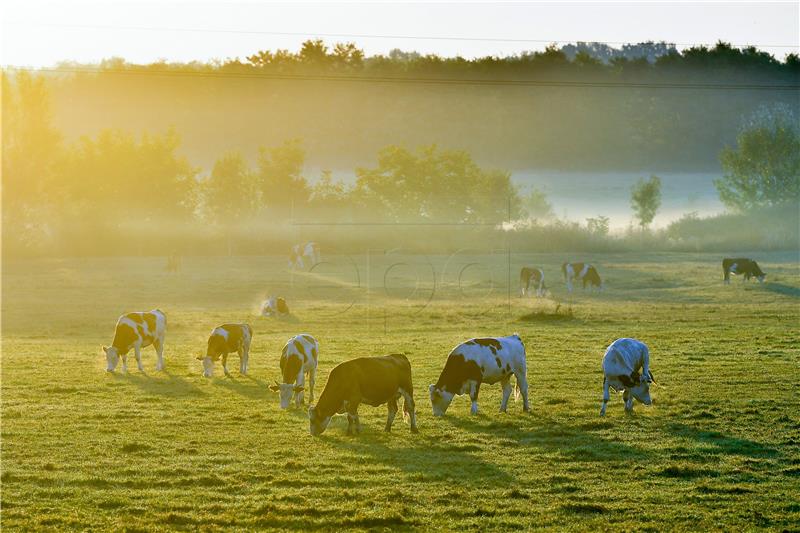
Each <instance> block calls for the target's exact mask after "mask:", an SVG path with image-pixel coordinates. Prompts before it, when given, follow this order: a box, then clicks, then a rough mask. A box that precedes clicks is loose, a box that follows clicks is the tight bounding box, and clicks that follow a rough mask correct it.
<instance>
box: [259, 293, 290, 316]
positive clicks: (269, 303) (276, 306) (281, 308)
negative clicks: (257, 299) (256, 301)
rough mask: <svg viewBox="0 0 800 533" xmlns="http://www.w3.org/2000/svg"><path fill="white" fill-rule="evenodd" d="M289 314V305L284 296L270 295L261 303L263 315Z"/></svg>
mask: <svg viewBox="0 0 800 533" xmlns="http://www.w3.org/2000/svg"><path fill="white" fill-rule="evenodd" d="M288 314H289V306H288V305H287V304H286V300H284V299H283V297H281V296H278V297H277V298H276V297H275V296H270V297H269V298H267V299H266V300H265V301H264V303H263V304H261V316H265V317H269V316H286V315H288Z"/></svg>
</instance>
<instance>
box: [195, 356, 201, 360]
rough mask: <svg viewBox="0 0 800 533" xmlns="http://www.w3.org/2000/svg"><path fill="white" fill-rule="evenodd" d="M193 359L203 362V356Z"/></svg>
mask: <svg viewBox="0 0 800 533" xmlns="http://www.w3.org/2000/svg"><path fill="white" fill-rule="evenodd" d="M195 359H197V360H198V361H202V360H203V356H202V355H198V356H197V357H195Z"/></svg>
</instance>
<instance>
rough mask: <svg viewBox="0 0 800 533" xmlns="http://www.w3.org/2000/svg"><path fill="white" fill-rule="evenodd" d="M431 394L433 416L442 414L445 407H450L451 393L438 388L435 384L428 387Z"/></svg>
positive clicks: (445, 410) (445, 409)
mask: <svg viewBox="0 0 800 533" xmlns="http://www.w3.org/2000/svg"><path fill="white" fill-rule="evenodd" d="M428 391H429V392H430V394H431V407H432V408H433V416H444V414H445V412H447V408H448V407H450V402H452V401H453V393H452V392H447V391H446V390H444V389H440V388H439V387H437V386H436V385H431V386H430V387H428Z"/></svg>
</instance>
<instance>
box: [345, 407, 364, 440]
mask: <svg viewBox="0 0 800 533" xmlns="http://www.w3.org/2000/svg"><path fill="white" fill-rule="evenodd" d="M358 433H361V422H360V421H359V420H358V405H355V406H354V405H353V404H349V405H348V406H347V434H348V435H356V434H358Z"/></svg>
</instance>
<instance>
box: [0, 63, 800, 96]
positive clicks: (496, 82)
mask: <svg viewBox="0 0 800 533" xmlns="http://www.w3.org/2000/svg"><path fill="white" fill-rule="evenodd" d="M5 68H8V69H11V70H35V71H38V72H51V73H74V74H119V75H133V76H164V77H184V78H186V77H191V78H217V79H245V80H246V79H252V80H273V81H318V82H343V83H378V84H391V83H395V84H401V85H402V84H416V85H420V84H423V85H440V86H459V85H471V86H505V87H572V88H602V89H679V90H686V89H692V90H733V91H740V90H749V91H797V90H800V85H785V84H777V85H775V84H726V83H644V82H642V83H636V82H602V81H591V82H582V81H569V80H513V79H479V78H478V79H475V78H473V79H469V78H464V79H459V78H420V77H397V76H391V77H390V76H344V75H311V74H263V73H246V72H187V71H176V70H163V69H162V70H158V69H150V68H147V69H142V70H138V69H118V68H117V69H103V68H100V69H98V68H79V67H64V68H40V69H35V68H26V67H21V66H14V65H8V66H6V67H5Z"/></svg>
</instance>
